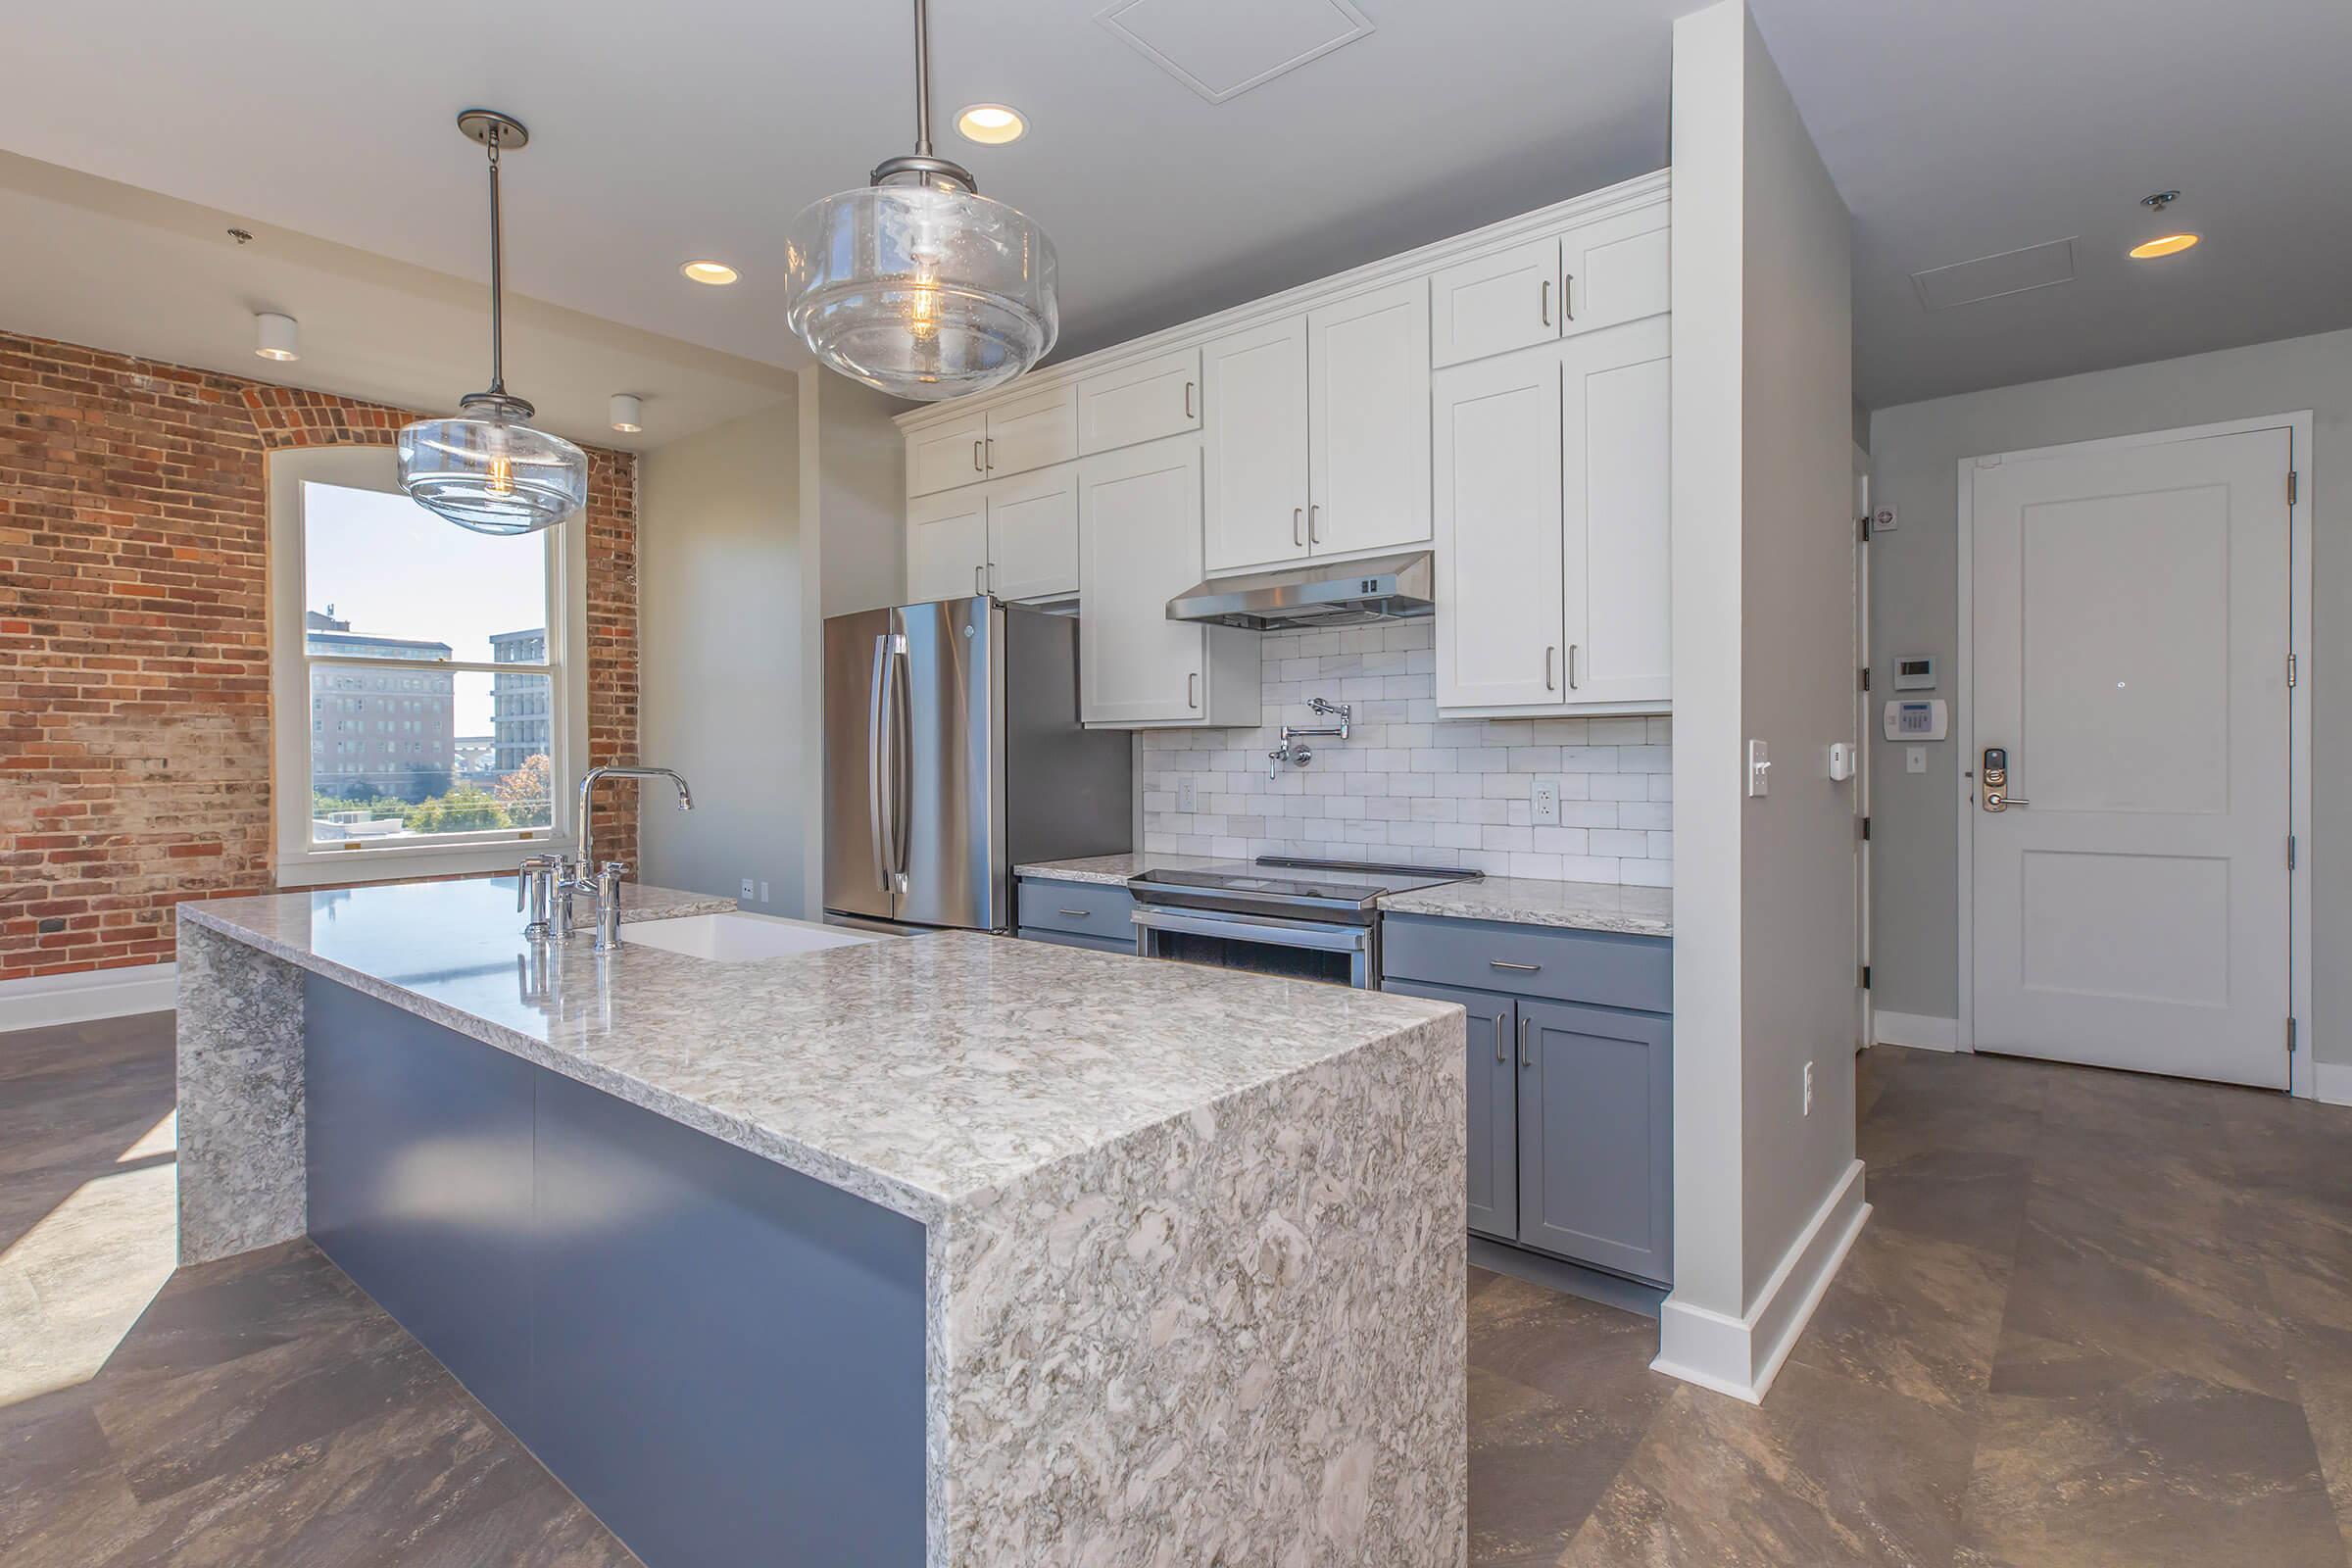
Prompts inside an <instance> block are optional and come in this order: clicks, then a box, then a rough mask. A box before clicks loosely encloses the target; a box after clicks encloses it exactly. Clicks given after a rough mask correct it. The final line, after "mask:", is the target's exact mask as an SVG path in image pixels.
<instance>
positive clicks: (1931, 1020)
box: [1870, 1007, 1960, 1051]
mask: <svg viewBox="0 0 2352 1568" xmlns="http://www.w3.org/2000/svg"><path fill="white" fill-rule="evenodd" d="M1870 1016H1871V1022H1872V1023H1873V1024H1874V1025H1875V1026H1876V1027H1875V1028H1874V1029H1873V1030H1872V1033H1874V1034H1876V1035H1877V1036H1878V1037H1879V1044H1880V1045H1882V1046H1909V1047H1910V1048H1911V1049H1912V1050H1914V1051H1958V1050H1959V1049H1960V1020H1959V1019H1957V1018H1936V1017H1931V1016H1929V1015H1928V1014H1926V1013H1924V1012H1888V1011H1887V1009H1886V1008H1884V1007H1881V1008H1880V1009H1879V1010H1877V1011H1876V1012H1874V1013H1872V1014H1871V1015H1870Z"/></svg>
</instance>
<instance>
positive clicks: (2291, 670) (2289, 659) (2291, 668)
mask: <svg viewBox="0 0 2352 1568" xmlns="http://www.w3.org/2000/svg"><path fill="white" fill-rule="evenodd" d="M2286 687H2287V690H2289V691H2292V690H2294V687H2295V656H2294V655H2292V654H2289V655H2287V656H2286Z"/></svg>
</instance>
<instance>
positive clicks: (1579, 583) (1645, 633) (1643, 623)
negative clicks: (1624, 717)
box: [1560, 317, 1674, 708]
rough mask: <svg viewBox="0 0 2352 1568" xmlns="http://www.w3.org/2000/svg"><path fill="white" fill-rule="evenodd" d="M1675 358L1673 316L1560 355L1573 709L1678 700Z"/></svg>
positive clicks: (1576, 344)
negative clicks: (1670, 504)
mask: <svg viewBox="0 0 2352 1568" xmlns="http://www.w3.org/2000/svg"><path fill="white" fill-rule="evenodd" d="M1671 353H1672V343H1671V333H1670V330H1669V326H1668V322H1667V319H1666V318H1664V317H1652V318H1650V319H1646V320H1641V321H1635V322H1632V323H1630V324H1628V325H1625V326H1618V327H1610V328H1606V329H1602V330H1596V331H1593V332H1592V333H1589V334H1587V335H1586V336H1584V337H1582V338H1578V339H1576V340H1574V341H1572V342H1570V343H1567V344H1564V345H1562V347H1561V349H1560V369H1561V409H1560V429H1561V473H1562V508H1561V537H1562V542H1563V557H1564V564H1565V569H1566V574H1567V575H1566V578H1565V582H1564V590H1565V602H1566V607H1567V613H1568V620H1567V627H1566V635H1567V638H1568V669H1567V679H1568V691H1567V700H1568V704H1569V706H1570V707H1571V708H1580V707H1583V706H1585V705H1587V704H1600V703H1609V704H1625V703H1638V704H1645V705H1653V706H1654V705H1661V704H1663V703H1664V702H1665V701H1666V699H1667V698H1668V697H1669V696H1671V695H1672V693H1673V690H1674V685H1673V680H1672V668H1673V663H1672V661H1673V653H1674V645H1673V637H1672V630H1673V624H1674V617H1673V593H1672V588H1671V584H1672V577H1671V571H1670V566H1669V564H1668V559H1667V558H1668V549H1667V546H1668V541H1669V540H1670V539H1671V538H1672V530H1671V526H1670V523H1669V519H1668V515H1667V496H1668V490H1669V487H1670V485H1671V483H1672V476H1673V466H1672V450H1671V442H1670V439H1669V437H1670V435H1671V432H1672V429H1673V409H1672V400H1671V398H1670V396H1669V394H1670V391H1671V388H1672V384H1673V360H1672V358H1671Z"/></svg>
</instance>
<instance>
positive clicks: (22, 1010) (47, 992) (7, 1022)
mask: <svg viewBox="0 0 2352 1568" xmlns="http://www.w3.org/2000/svg"><path fill="white" fill-rule="evenodd" d="M178 982H179V966H178V965H177V964H172V963H141V964H130V965H125V966H124V967H123V968H120V969H85V970H83V971H82V972H81V973H79V974H43V975H34V976H32V977H31V978H29V979H25V980H0V1034H7V1033H8V1032H10V1031H11V1030H15V1029H38V1028H41V1027H42V1026H44V1025H46V1024H55V1023H82V1022H85V1021H87V1020H89V1019H91V1018H123V1017H128V1016H129V1015H130V1014H132V1013H134V1012H169V1011H170V1010H171V1009H172V1006H173V1005H174V1004H175V1003H176V1001H177V1000H178V997H177V988H178Z"/></svg>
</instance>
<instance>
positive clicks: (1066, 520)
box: [988, 463, 1078, 600]
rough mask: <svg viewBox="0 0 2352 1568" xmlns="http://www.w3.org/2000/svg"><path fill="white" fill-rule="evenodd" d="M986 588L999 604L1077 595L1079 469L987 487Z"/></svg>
mask: <svg viewBox="0 0 2352 1568" xmlns="http://www.w3.org/2000/svg"><path fill="white" fill-rule="evenodd" d="M988 582H989V587H990V588H991V589H992V590H994V591H995V593H996V595H997V597H998V598H1000V599H1013V600H1022V599H1053V598H1056V597H1059V596H1061V595H1064V594H1074V593H1076V592H1077V591H1078V466H1077V465H1076V464H1074V463H1065V464H1063V465H1062V466H1059V467H1057V468H1047V469H1045V470H1044V471H1043V472H1040V473H1026V474H1023V475H1021V476H1020V477H1019V478H1017V479H999V480H997V481H996V482H994V483H993V484H991V485H990V486H989V487H988Z"/></svg>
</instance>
